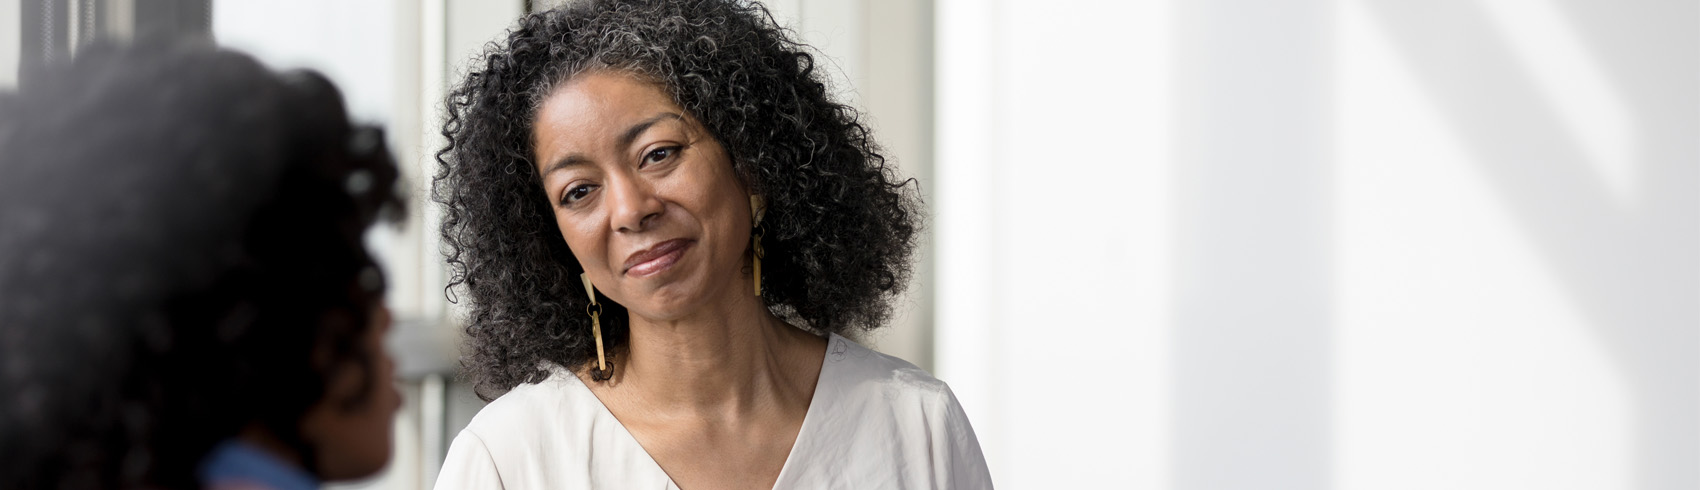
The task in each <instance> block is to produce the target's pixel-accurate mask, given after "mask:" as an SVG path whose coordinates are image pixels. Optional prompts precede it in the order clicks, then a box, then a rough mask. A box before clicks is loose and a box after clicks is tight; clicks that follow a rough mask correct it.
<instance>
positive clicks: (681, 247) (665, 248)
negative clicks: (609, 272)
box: [625, 238, 695, 277]
mask: <svg viewBox="0 0 1700 490" xmlns="http://www.w3.org/2000/svg"><path fill="white" fill-rule="evenodd" d="M693 243H695V242H692V241H690V240H686V239H683V238H675V239H672V240H668V241H665V242H661V243H657V244H655V246H653V247H649V248H647V249H644V250H639V251H638V252H637V253H634V254H632V255H631V257H627V258H626V268H625V274H626V276H628V277H643V276H648V275H654V274H657V273H659V272H661V271H662V270H665V269H667V268H668V267H670V266H672V265H673V263H674V262H678V261H679V257H680V256H682V255H684V254H685V249H686V248H690V246H691V245H692V244H693Z"/></svg>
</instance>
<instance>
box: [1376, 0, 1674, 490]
mask: <svg viewBox="0 0 1700 490" xmlns="http://www.w3.org/2000/svg"><path fill="white" fill-rule="evenodd" d="M1366 4H1368V5H1369V7H1370V9H1369V11H1370V12H1371V14H1372V18H1373V19H1375V21H1376V22H1378V23H1379V25H1380V26H1381V27H1382V28H1383V31H1384V32H1386V33H1388V34H1389V36H1390V38H1391V39H1392V40H1393V41H1394V45H1395V47H1396V49H1397V50H1398V51H1399V53H1400V54H1401V55H1403V57H1404V58H1405V61H1407V62H1408V64H1409V65H1410V66H1411V67H1412V68H1413V69H1414V72H1415V73H1416V76H1417V81H1418V83H1419V84H1420V86H1421V87H1422V89H1423V90H1425V91H1426V92H1427V93H1428V94H1429V95H1430V96H1431V98H1432V100H1433V102H1434V103H1435V105H1436V107H1437V109H1438V110H1439V111H1440V113H1441V114H1442V117H1444V118H1445V119H1446V121H1447V122H1448V123H1449V125H1450V126H1449V128H1450V130H1452V131H1453V132H1454V133H1455V134H1456V135H1457V136H1458V137H1459V140H1460V141H1462V142H1464V144H1465V145H1466V148H1467V149H1468V150H1469V151H1471V152H1472V153H1473V154H1474V156H1475V157H1476V158H1475V160H1476V161H1477V162H1478V163H1479V164H1480V165H1481V166H1482V169H1483V170H1484V174H1485V175H1486V176H1487V177H1488V179H1489V181H1490V183H1491V184H1492V185H1493V187H1494V189H1495V190H1496V191H1497V194H1498V196H1499V198H1501V199H1502V200H1503V201H1504V202H1505V203H1506V205H1507V207H1508V208H1509V209H1510V210H1511V211H1512V212H1513V214H1514V216H1515V217H1516V218H1517V219H1518V224H1519V225H1520V226H1521V231H1522V232H1523V233H1525V234H1527V236H1529V237H1531V238H1532V240H1531V241H1532V242H1534V243H1535V244H1536V246H1537V250H1538V253H1540V254H1541V259H1543V260H1544V262H1545V264H1546V265H1547V266H1548V267H1549V269H1550V270H1552V271H1553V272H1554V273H1555V274H1556V276H1557V277H1558V278H1559V279H1560V280H1561V282H1562V288H1563V291H1564V292H1565V294H1566V295H1567V298H1568V299H1569V300H1570V301H1571V302H1572V304H1574V305H1576V306H1578V307H1579V309H1580V310H1581V311H1582V312H1583V314H1584V315H1585V317H1586V321H1587V323H1588V324H1589V325H1590V327H1591V332H1592V334H1593V335H1594V338H1595V339H1596V341H1598V342H1599V343H1600V345H1602V346H1604V347H1605V350H1606V351H1607V352H1608V353H1609V355H1610V356H1611V358H1612V360H1613V361H1614V362H1615V363H1616V367H1617V368H1619V369H1620V370H1621V373H1622V374H1623V376H1622V377H1623V379H1625V380H1627V382H1628V383H1629V387H1630V392H1631V393H1632V396H1633V400H1631V410H1632V411H1633V412H1632V413H1633V414H1634V416H1635V419H1634V420H1633V421H1632V424H1634V434H1633V440H1632V441H1631V447H1632V448H1633V449H1632V451H1633V455H1632V460H1633V461H1634V462H1633V463H1632V464H1633V467H1632V471H1633V472H1634V473H1633V477H1634V479H1635V481H1634V485H1633V488H1638V489H1646V490H1653V489H1677V488H1700V472H1696V471H1695V466H1694V465H1695V462H1696V461H1700V416H1697V414H1700V142H1697V139H1700V111H1697V110H1696V108H1700V39H1696V37H1697V35H1696V33H1697V32H1700V25H1697V24H1700V5H1697V4H1696V3H1695V2H1652V1H1635V2H1599V1H1583V0H1561V1H1559V2H1557V3H1556V5H1557V6H1558V7H1559V10H1560V11H1561V13H1563V14H1565V16H1566V17H1567V20H1568V21H1569V23H1570V24H1571V25H1572V26H1575V28H1576V32H1578V33H1579V35H1580V37H1582V38H1583V39H1582V43H1583V44H1584V45H1585V46H1587V49H1588V50H1589V51H1590V52H1588V53H1584V54H1585V55H1587V56H1592V57H1593V59H1594V60H1596V61H1598V62H1599V64H1600V65H1601V66H1604V67H1605V71H1606V73H1603V74H1602V75H1604V77H1605V78H1606V79H1607V80H1608V81H1609V83H1610V84H1611V88H1613V89H1615V90H1616V91H1617V92H1618V94H1619V95H1620V96H1621V99H1622V100H1625V101H1627V105H1628V107H1627V108H1626V109H1627V112H1628V113H1629V115H1630V117H1631V122H1632V123H1633V124H1634V125H1635V130H1634V132H1633V135H1634V136H1635V137H1637V138H1638V140H1636V141H1635V143H1636V145H1635V146H1634V148H1635V150H1636V153H1635V155H1634V159H1633V160H1632V161H1633V163H1634V165H1635V171H1636V175H1637V178H1638V180H1637V182H1636V187H1635V189H1636V192H1635V193H1634V194H1633V195H1632V196H1631V197H1630V198H1629V199H1628V200H1626V201H1622V202H1619V199H1618V198H1617V197H1614V196H1613V195H1612V194H1611V193H1610V192H1609V190H1610V189H1608V188H1607V186H1606V183H1605V182H1602V181H1601V179H1599V178H1597V177H1595V176H1594V175H1593V173H1592V172H1591V171H1590V170H1589V166H1588V163H1589V162H1588V160H1587V158H1588V157H1587V155H1586V153H1585V152H1584V151H1583V149H1582V148H1581V147H1580V146H1579V144H1578V143H1577V141H1576V136H1577V135H1575V134H1571V133H1570V130H1568V129H1567V128H1566V127H1564V126H1563V125H1562V124H1561V123H1560V122H1559V117H1558V116H1559V113H1558V111H1557V110H1556V109H1555V108H1554V107H1553V106H1552V104H1551V103H1550V102H1549V101H1546V100H1544V99H1543V98H1542V95H1541V91H1540V90H1538V85H1537V84H1539V83H1540V80H1538V79H1536V78H1534V77H1533V76H1532V75H1531V74H1530V73H1528V71H1526V70H1525V69H1523V67H1522V62H1523V61H1522V60H1519V59H1517V57H1516V56H1515V54H1514V52H1513V51H1512V50H1511V48H1510V46H1509V44H1508V42H1507V40H1506V38H1505V36H1504V35H1502V33H1500V32H1497V31H1496V28H1495V27H1494V24H1493V23H1492V19H1491V18H1490V17H1489V16H1488V13H1487V12H1485V11H1484V10H1482V8H1481V7H1480V6H1478V5H1476V4H1475V3H1472V2H1468V1H1460V0H1436V1H1422V2H1412V1H1406V0H1367V1H1366Z"/></svg>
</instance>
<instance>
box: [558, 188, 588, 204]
mask: <svg viewBox="0 0 1700 490" xmlns="http://www.w3.org/2000/svg"><path fill="white" fill-rule="evenodd" d="M590 191H591V186H590V185H588V184H586V185H581V186H578V187H574V188H571V189H567V192H566V193H564V194H562V195H561V204H563V205H565V204H572V203H575V202H578V200H579V199H584V196H587V195H590Z"/></svg>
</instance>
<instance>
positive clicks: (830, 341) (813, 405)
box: [562, 333, 848, 488]
mask: <svg viewBox="0 0 1700 490" xmlns="http://www.w3.org/2000/svg"><path fill="white" fill-rule="evenodd" d="M839 342H848V340H845V339H844V337H840V336H839V335H838V334H836V333H829V334H827V338H826V353H825V354H824V355H822V356H821V360H820V373H819V374H817V375H816V376H815V392H814V393H813V394H811V395H809V408H808V409H807V410H804V411H803V423H802V425H800V426H798V427H797V438H796V440H793V441H791V450H790V451H788V452H786V453H785V464H784V465H782V466H780V467H779V477H778V478H774V480H773V488H779V484H780V482H783V481H785V475H786V473H787V472H789V471H792V470H791V462H792V461H794V460H796V459H797V450H798V447H799V446H801V445H802V444H801V443H802V442H803V440H804V436H806V435H808V433H809V428H810V426H811V425H812V424H810V423H809V422H810V421H812V420H816V419H819V418H820V417H821V416H820V415H816V414H815V411H816V410H820V409H821V408H820V407H821V406H822V405H823V404H822V403H821V401H822V400H821V397H822V396H825V395H824V392H825V391H826V390H823V389H821V388H822V387H823V386H822V385H823V383H824V382H825V381H826V374H827V372H826V371H827V368H828V367H831V366H832V364H833V363H832V362H829V361H830V360H831V359H832V352H833V351H832V349H833V347H834V346H835V345H837V343H839ZM562 374H565V375H567V376H568V377H571V378H572V380H573V383H572V385H573V386H575V387H577V388H578V389H580V390H584V394H585V395H589V396H590V399H591V400H595V401H596V408H598V409H601V410H602V412H601V414H602V415H604V416H606V417H608V420H612V421H614V427H617V428H618V429H619V430H618V431H617V432H618V433H619V434H620V435H622V436H624V438H625V442H627V443H630V444H631V445H632V446H633V447H636V448H637V449H638V451H639V452H642V453H643V456H644V458H645V459H648V460H649V464H651V465H654V466H655V469H656V471H660V472H661V474H662V475H663V476H666V477H667V483H668V484H669V485H671V486H672V488H680V487H679V483H678V482H675V481H673V476H672V475H668V474H667V469H665V468H662V467H661V463H660V462H657V461H655V456H654V455H651V454H649V449H647V448H645V447H643V443H642V442H638V440H637V436H633V435H632V432H631V431H630V430H628V429H626V424H625V422H621V421H620V418H619V417H616V416H615V415H614V411H613V410H609V409H608V405H607V404H605V403H602V398H600V397H598V396H596V392H594V391H591V390H590V386H587V385H585V384H584V380H583V379H580V378H579V377H578V374H575V373H573V372H572V371H570V370H562Z"/></svg>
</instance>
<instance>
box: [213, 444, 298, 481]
mask: <svg viewBox="0 0 1700 490" xmlns="http://www.w3.org/2000/svg"><path fill="white" fill-rule="evenodd" d="M200 477H201V484H202V485H207V486H213V485H217V484H220V483H246V484H251V485H259V486H263V487H266V488H270V489H273V490H317V489H318V488H319V480H318V479H317V478H314V477H313V475H311V474H308V473H307V472H306V471H304V470H302V469H301V468H299V467H296V466H295V465H292V464H289V463H286V462H283V461H281V460H279V459H277V457H276V456H272V455H271V454H270V453H267V452H265V451H264V450H262V449H260V448H257V447H254V446H252V445H250V444H248V443H245V442H242V441H240V440H236V439H230V440H227V441H224V442H222V443H219V445H218V446H217V447H214V448H213V450H212V452H211V453H207V457H206V459H203V460H201V468H200Z"/></svg>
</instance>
